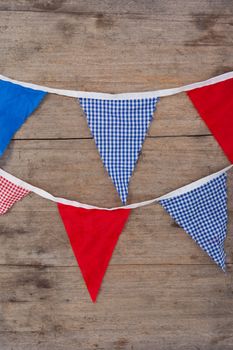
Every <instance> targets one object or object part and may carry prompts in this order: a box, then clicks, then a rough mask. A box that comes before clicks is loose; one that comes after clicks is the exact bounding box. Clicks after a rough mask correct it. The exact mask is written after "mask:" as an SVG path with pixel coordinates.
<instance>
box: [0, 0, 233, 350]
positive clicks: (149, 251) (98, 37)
mask: <svg viewBox="0 0 233 350" xmlns="http://www.w3.org/2000/svg"><path fill="white" fill-rule="evenodd" d="M232 15H233V2H232V1H230V0H214V1H211V0H191V1H185V0H176V1H171V0H165V1H153V0H144V1H141V0H134V1H133V0H132V1H123V0H119V1H116V0H111V1H107V0H105V1H94V0H85V1H84V0H80V1H75V0H47V1H46V0H20V1H16V0H1V1H0V43H1V45H0V72H1V73H2V74H5V75H7V76H10V77H12V78H15V79H19V80H20V79H21V80H24V81H29V82H34V83H39V84H44V85H49V86H54V87H63V88H67V89H68V88H71V89H84V90H95V91H106V92H123V91H140V90H141V91H142V90H149V89H153V90H154V89H157V88H163V87H164V88H165V87H172V86H176V85H181V84H187V83H191V82H195V81H198V80H204V79H207V78H209V77H211V76H213V75H216V74H221V73H224V72H226V71H229V70H232V68H233V66H232V57H233V45H232V44H233V36H232V34H233V21H232ZM228 163H229V162H228V160H227V159H226V157H225V156H224V154H223V152H222V150H221V149H220V147H219V146H218V145H217V143H216V141H215V140H214V139H213V137H212V136H211V135H210V133H209V131H208V129H207V128H206V127H205V125H204V123H203V122H202V121H201V119H200V118H199V117H198V115H197V112H196V111H195V110H194V108H193V107H192V106H191V103H190V102H189V101H188V99H187V98H186V96H185V95H184V94H180V95H178V96H173V97H169V98H164V99H162V100H161V101H160V103H159V105H158V111H157V113H156V115H155V120H154V122H153V124H152V126H151V128H150V132H149V135H148V137H147V139H146V142H145V144H144V147H143V151H142V154H141V158H140V161H139V163H138V166H137V170H136V171H135V173H134V175H133V178H132V181H131V183H130V194H129V202H134V201H138V200H144V199H149V198H151V197H153V196H158V195H161V194H163V193H165V192H167V191H170V190H172V189H175V188H178V187H179V186H182V185H185V184H187V183H189V182H191V181H194V180H196V179H198V178H200V177H202V176H205V175H208V174H210V173H211V172H214V171H217V170H219V169H221V168H222V167H224V166H226V165H227V164H228ZM0 166H1V167H3V168H4V169H5V170H7V171H9V172H12V173H13V174H15V175H16V176H18V177H21V178H23V179H25V180H26V181H29V182H32V183H33V184H35V185H37V186H40V187H42V188H44V189H46V190H48V191H50V192H52V193H53V194H55V195H60V196H65V197H68V198H73V199H77V200H80V201H84V202H87V203H91V204H96V205H103V206H114V205H119V204H120V201H119V198H118V196H117V194H116V191H115V190H114V188H113V185H112V183H111V181H110V179H109V178H108V176H107V174H106V171H105V170H104V168H103V166H102V163H101V161H100V159H99V155H98V153H97V151H96V149H95V145H94V141H93V139H92V138H91V135H90V132H89V130H88V127H87V125H86V122H85V120H84V118H83V115H82V111H81V109H80V107H79V106H78V105H77V102H76V101H75V100H74V99H70V98H65V97H58V96H52V95H51V96H47V97H46V100H45V102H44V103H43V104H42V105H41V107H40V108H39V109H38V110H37V111H36V113H34V114H33V116H31V117H30V119H29V120H28V121H27V122H26V124H25V125H24V126H23V127H22V129H21V130H20V131H19V132H18V133H17V134H16V136H15V139H14V141H13V142H12V143H11V145H10V147H9V148H8V150H7V151H6V153H5V155H4V156H3V158H2V159H1V161H0ZM64 170H65V171H64ZM228 181H229V200H228V206H229V227H228V231H229V235H228V239H227V243H226V250H227V255H228V257H227V262H228V273H227V274H224V273H222V272H221V271H220V270H219V269H218V268H217V267H216V266H215V265H214V264H213V263H212V262H211V261H210V259H209V258H208V257H207V256H206V255H205V254H204V253H203V252H202V251H201V250H200V249H199V248H198V247H197V246H196V245H195V243H194V242H193V241H192V240H191V239H190V238H189V237H188V236H187V235H186V234H185V233H184V231H182V230H181V229H180V228H179V227H177V225H175V224H174V222H173V221H172V220H171V218H170V217H169V216H168V215H167V214H166V213H165V212H164V211H163V209H162V208H160V206H158V205H154V206H150V207H146V208H141V209H138V210H135V211H134V212H133V213H132V216H131V218H130V220H129V222H128V224H127V226H126V228H125V230H124V232H123V234H122V236H121V238H120V240H119V244H118V245H117V248H116V250H115V252H114V255H113V258H112V260H111V264H110V267H109V269H108V271H107V274H106V276H105V279H104V282H103V285H102V288H101V291H100V294H99V298H98V302H97V303H96V304H92V303H91V301H90V298H89V296H88V293H87V290H86V288H85V286H84V282H83V280H82V278H81V275H80V271H79V269H78V267H77V264H76V261H75V259H74V256H73V254H72V252H71V248H70V246H69V243H68V239H67V236H66V233H65V231H64V228H63V226H62V224H61V220H60V218H59V216H58V213H57V210H56V207H55V205H54V204H53V203H50V202H48V201H45V200H43V199H42V198H39V197H37V196H35V195H30V196H28V197H27V198H25V200H24V201H22V202H20V203H19V204H17V205H16V206H15V207H14V208H13V209H12V210H11V211H10V212H9V213H8V214H7V215H5V216H3V217H1V220H0V349H1V350H42V349H43V350H46V349H49V350H55V349H56V350H61V349H62V350H76V349H81V350H98V349H102V350H121V349H124V350H154V349H155V350H173V349H177V350H194V349H196V350H197V349H199V350H210V349H213V350H220V349H221V350H231V349H232V348H233V281H232V278H233V248H232V245H233V238H232V230H233V216H232V211H233V204H232V203H233V174H232V175H230V176H229V180H228Z"/></svg>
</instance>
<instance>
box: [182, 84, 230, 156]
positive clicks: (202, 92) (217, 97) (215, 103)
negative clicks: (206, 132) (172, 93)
mask: <svg viewBox="0 0 233 350" xmlns="http://www.w3.org/2000/svg"><path fill="white" fill-rule="evenodd" d="M187 95H188V96H189V98H190V99H191V101H192V103H193V105H194V106H195V107H196V109H197V111H198V112H199V114H200V116H201V117H202V118H203V120H204V121H205V123H206V125H207V126H208V128H209V129H210V131H211V132H212V134H213V135H214V137H215V138H216V140H217V141H218V143H219V145H220V146H221V147H222V149H223V151H224V152H225V154H226V155H227V157H228V158H229V159H230V161H231V162H233V79H229V80H225V81H222V82H220V83H216V84H213V85H208V86H204V87H201V88H197V89H194V90H190V91H188V92H187Z"/></svg>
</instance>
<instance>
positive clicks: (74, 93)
mask: <svg viewBox="0 0 233 350" xmlns="http://www.w3.org/2000/svg"><path fill="white" fill-rule="evenodd" d="M231 78H233V71H232V72H227V73H224V74H220V75H217V76H215V77H212V78H210V79H207V80H203V81H200V82H196V83H192V84H188V85H183V86H179V87H175V88H169V89H161V90H154V91H146V92H129V93H120V94H110V93H102V92H90V91H78V90H66V89H56V88H50V87H47V86H43V85H37V84H32V83H27V82H24V81H20V80H15V79H11V78H8V77H6V76H4V75H1V74H0V80H3V81H8V82H11V83H13V84H18V85H21V86H23V87H26V88H30V89H33V90H39V91H43V92H46V93H50V94H56V95H61V96H67V97H75V98H96V99H105V100H115V99H116V100H128V99H141V98H156V97H166V96H172V95H176V94H179V93H180V92H186V91H189V90H193V89H197V88H201V87H203V86H208V85H212V84H216V83H219V82H222V81H225V80H228V79H231Z"/></svg>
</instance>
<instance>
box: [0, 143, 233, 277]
mask: <svg viewBox="0 0 233 350" xmlns="http://www.w3.org/2000/svg"><path fill="white" fill-rule="evenodd" d="M0 164H1V165H4V169H6V170H8V171H9V172H11V173H12V174H14V175H16V176H18V177H20V178H22V179H24V180H25V181H29V182H31V183H32V184H34V185H37V186H39V187H42V188H44V189H46V190H48V191H50V192H52V193H53V194H55V195H57V196H63V197H67V198H70V199H77V200H79V201H81V202H84V203H85V202H87V203H91V204H96V205H101V206H107V207H111V206H114V205H121V203H120V200H119V198H118V196H117V193H116V191H115V189H114V187H113V185H112V183H111V180H110V178H109V177H108V175H107V173H106V172H105V171H104V168H103V166H102V163H101V161H100V159H99V156H98V153H97V151H96V149H95V145H94V141H93V140H75V141H71V140H69V141H64V140H63V141H15V142H13V144H12V147H11V149H10V150H9V151H8V152H7V154H6V155H5V157H4V158H3V160H1V162H0ZM226 165H227V161H226V159H224V157H223V155H222V152H221V151H220V149H219V146H218V145H217V144H216V142H215V140H214V139H213V138H212V137H200V138H198V139H197V138H191V137H190V138H187V137H184V138H161V139H147V140H146V142H145V145H144V148H143V152H142V155H141V158H140V160H139V162H138V166H137V169H136V172H135V174H134V176H133V178H132V182H131V184H130V195H129V202H137V201H140V200H145V199H150V198H153V197H156V196H159V195H162V194H165V193H166V192H168V191H170V190H174V189H176V188H178V187H180V186H183V185H185V184H187V183H190V182H191V181H194V180H196V179H198V178H200V177H202V176H205V175H208V174H210V173H212V172H214V171H217V170H219V169H221V168H223V167H224V166H226ZM64 169H65V171H64ZM145 170H146V171H145ZM232 180H233V179H232V176H231V177H230V182H229V189H230V188H231V187H233V186H232ZM232 195H233V194H232V193H229V198H230V199H229V210H230V211H232V200H231V198H232ZM231 221H232V220H230V222H229V232H231V228H232V222H231ZM0 232H1V234H0V263H1V264H36V265H38V264H39V265H40V264H49V265H59V266H60V265H62V266H64V265H65V266H67V265H68V266H71V265H72V266H75V265H76V262H75V259H74V257H73V253H72V251H71V249H70V246H69V243H68V239H67V237H66V233H65V230H64V227H63V224H62V222H61V220H60V218H59V216H58V213H57V209H56V205H55V204H54V203H50V202H49V201H46V200H44V199H41V198H40V197H38V196H36V195H30V196H29V197H27V198H25V199H24V200H23V201H22V202H20V203H18V204H17V205H15V206H14V208H13V209H12V210H11V211H10V212H9V213H8V214H7V215H4V216H2V217H1V223H0ZM231 246H232V239H231V236H230V235H229V240H228V244H227V253H228V262H233V260H232V259H233V255H232V249H231ZM112 263H113V264H141V263H142V264H151V263H153V264H154V263H155V264H212V262H211V261H210V259H209V258H208V256H206V255H205V254H204V253H203V252H202V251H201V250H200V248H198V247H197V246H196V245H195V243H194V242H193V241H192V240H191V239H190V238H189V237H187V235H186V234H185V233H184V232H183V230H182V229H179V228H178V227H177V226H176V225H175V224H174V222H173V221H172V220H171V219H170V217H169V216H168V215H167V214H166V213H165V212H164V211H163V209H162V208H161V207H160V206H159V205H154V206H149V207H146V208H141V209H138V210H135V211H133V213H132V215H131V218H130V219H129V221H128V224H127V226H126V228H125V231H124V233H123V234H122V236H121V239H120V241H119V244H118V245H117V249H116V252H115V254H114V256H113V259H112ZM216 270H217V267H216Z"/></svg>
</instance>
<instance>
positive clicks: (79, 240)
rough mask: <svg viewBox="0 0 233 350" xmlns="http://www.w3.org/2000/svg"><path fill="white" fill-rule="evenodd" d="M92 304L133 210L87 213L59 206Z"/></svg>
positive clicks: (89, 210) (66, 206) (59, 204)
mask: <svg viewBox="0 0 233 350" xmlns="http://www.w3.org/2000/svg"><path fill="white" fill-rule="evenodd" d="M58 209H59V212H60V215H61V218H62V220H63V223H64V226H65V229H66V232H67V234H68V236H69V239H70V243H71V246H72V249H73V252H74V255H75V257H76V259H77V262H78V265H79V267H80V270H81V272H82V275H83V278H84V280H85V283H86V286H87V289H88V291H89V293H90V296H91V298H92V301H93V302H95V301H96V297H97V294H98V291H99V288H100V285H101V282H102V280H103V277H104V274H105V271H106V269H107V267H108V264H109V261H110V259H111V256H112V253H113V250H114V248H115V245H116V243H117V241H118V238H119V236H120V234H121V232H122V230H123V228H124V225H125V223H126V221H127V219H128V216H129V214H130V209H117V210H98V209H83V208H76V207H73V206H69V205H64V204H61V203H58Z"/></svg>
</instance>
